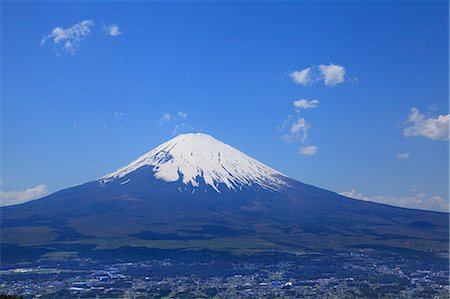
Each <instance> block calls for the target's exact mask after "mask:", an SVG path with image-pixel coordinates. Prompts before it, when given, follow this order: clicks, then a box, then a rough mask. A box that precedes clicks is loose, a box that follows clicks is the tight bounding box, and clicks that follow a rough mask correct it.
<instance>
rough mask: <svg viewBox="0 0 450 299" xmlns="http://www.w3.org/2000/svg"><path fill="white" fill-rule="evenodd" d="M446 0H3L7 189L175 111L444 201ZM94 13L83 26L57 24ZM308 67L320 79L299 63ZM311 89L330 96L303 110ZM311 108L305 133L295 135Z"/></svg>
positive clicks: (58, 172)
mask: <svg viewBox="0 0 450 299" xmlns="http://www.w3.org/2000/svg"><path fill="white" fill-rule="evenodd" d="M448 11H449V10H448V2H447V1H441V2H440V1H436V2H425V1H423V2H422V1H415V2H406V1H402V2H395V3H392V2H387V1H386V2H370V3H357V2H335V3H331V2H321V3H313V2H286V3H276V2H273V3H271V2H262V3H255V2H249V3H236V2H233V3H220V2H205V3H201V2H200V3H199V2H196V3H174V2H170V3H157V2H156V3H145V2H129V3H125V2H122V3H121V2H107V3H100V2H98V3H91V2H78V3H76V2H68V3H65V2H35V3H32V2H5V1H3V2H2V3H1V38H2V40H1V42H2V45H1V47H2V48H1V59H2V61H1V75H2V78H1V80H2V81H1V85H2V86H1V112H2V115H1V125H2V135H1V137H2V140H1V150H2V157H1V167H2V175H1V180H2V185H1V189H2V191H1V193H0V194H1V195H2V197H3V198H9V199H14V198H15V197H17V198H20V197H21V196H22V197H21V198H22V199H23V198H25V197H27V195H26V194H25V193H24V192H26V190H27V189H28V193H32V194H34V193H33V192H35V193H36V194H34V195H33V196H35V197H36V196H38V195H43V194H44V193H45V192H47V193H48V192H54V191H57V190H59V189H62V188H66V187H70V186H73V185H75V184H79V183H83V182H86V181H90V180H93V179H96V178H98V177H100V176H102V175H104V174H107V173H109V172H111V171H113V170H115V169H117V168H119V167H121V166H123V165H125V164H127V163H129V162H130V161H131V160H133V159H135V158H137V157H138V156H139V155H141V154H143V153H145V152H147V151H149V150H150V149H152V148H153V147H155V146H157V145H159V144H160V143H162V142H164V141H166V140H168V139H170V138H173V137H174V129H175V128H176V127H177V130H176V132H175V135H176V134H178V133H183V132H191V131H193V132H204V133H207V134H210V135H212V136H214V137H215V138H217V139H219V140H221V141H223V142H225V143H228V144H230V145H232V146H234V147H236V148H237V149H239V150H242V151H243V152H245V153H247V154H249V155H250V156H252V157H254V158H255V159H257V160H260V161H261V162H263V163H265V164H267V165H269V166H271V167H273V168H275V169H277V170H279V171H281V172H283V173H285V174H287V175H288V176H290V177H292V178H295V179H297V180H300V181H302V182H305V183H309V184H313V185H316V186H319V187H322V188H325V189H330V190H333V191H336V192H346V193H345V194H347V195H351V196H355V197H359V198H362V199H366V200H375V201H379V202H386V203H390V204H396V205H401V206H406V207H416V208H423V209H433V210H446V209H448V180H449V177H448V165H449V164H448V127H447V132H446V133H445V132H444V133H443V134H446V135H442V134H441V135H440V137H439V136H438V137H433V136H437V135H433V134H435V131H432V132H430V131H429V130H435V129H436V128H435V124H436V123H437V122H440V124H441V125H442V124H443V125H444V126H445V125H447V126H448V119H446V118H445V117H447V116H448V82H449V81H448V79H449V78H448V64H449V60H448V55H449V47H448V36H449V32H448V27H449V26H448V24H449V23H448ZM84 20H88V21H90V22H92V24H91V25H90V27H89V30H90V32H89V33H84V35H82V36H80V37H79V39H78V40H77V39H76V37H75V36H71V37H68V36H67V34H68V32H69V31H62V32H60V35H58V36H57V35H52V36H49V35H50V34H51V33H52V30H54V29H55V28H57V27H60V28H61V29H62V30H66V29H69V28H71V27H72V26H73V25H75V24H80V22H82V21H84ZM113 28H115V30H116V31H111V30H112V29H113ZM53 32H55V31H53ZM64 34H66V35H64ZM46 37H47V38H46ZM57 37H59V38H62V40H61V41H60V42H59V43H58V42H57V41H56V38H57ZM64 38H65V39H64ZM43 39H45V41H44V42H42V41H43ZM64 41H70V42H71V44H70V45H68V46H67V47H66V48H64V47H63V46H64ZM330 64H334V65H337V66H342V67H343V68H344V69H345V77H344V80H343V82H339V84H335V85H334V86H331V85H328V86H327V85H326V84H325V81H324V79H323V74H322V73H321V72H320V70H319V66H320V65H326V66H328V65H330ZM308 67H312V72H313V75H314V76H313V77H312V79H311V82H309V84H306V85H303V84H298V82H297V83H296V82H295V81H294V80H293V78H292V77H291V76H290V74H291V73H292V72H294V71H301V70H304V69H306V68H308ZM300 99H305V100H308V101H311V100H314V99H317V100H318V101H319V104H318V105H317V107H316V108H310V109H300V110H299V112H298V114H297V112H296V107H294V105H293V102H294V101H297V100H300ZM412 108H416V109H417V111H418V113H419V114H420V116H419V118H415V120H412V119H411V117H413V116H411V114H410V113H411V109H412ZM180 111H182V112H183V113H185V114H183V113H180V115H178V113H179V112H180ZM165 113H167V114H166V117H164V114H165ZM169 114H170V117H169ZM289 115H291V120H290V121H291V123H289V122H288V123H286V126H285V127H284V129H283V128H282V126H283V123H284V122H285V121H286V120H287V118H288V116H289ZM439 116H442V117H443V118H440V119H439V118H438V117H439ZM300 118H303V119H304V120H305V121H306V122H307V124H308V125H309V129H308V130H307V137H305V138H304V140H303V143H302V141H301V140H300V139H301V136H300V137H299V136H297V137H299V138H294V139H295V140H290V141H293V142H286V138H284V139H283V138H282V136H283V135H284V134H286V132H288V133H290V132H292V131H291V129H292V125H293V123H295V122H296V121H298V120H299V119H300ZM408 119H410V120H411V121H410V122H408ZM438 119H439V120H438ZM414 125H415V126H416V127H415V128H413V129H415V130H416V131H415V132H416V133H415V134H409V135H411V136H405V130H407V129H408V128H410V127H412V126H414ZM438 129H440V130H441V131H440V132H441V133H442V130H444V131H445V128H443V127H442V126H441V127H440V128H437V129H436V130H438ZM437 133H439V132H437ZM437 133H436V134H437ZM407 135H408V134H407ZM287 141H289V140H287ZM306 146H314V147H316V150H317V151H316V152H315V153H314V151H313V152H309V153H310V154H309V155H305V154H301V153H300V150H299V149H300V148H301V147H306ZM39 185H45V186H44V187H42V188H41V189H39V190H37V189H36V190H35V189H33V188H35V187H37V186H39ZM30 190H31V191H30ZM13 191H14V192H13ZM41 191H42V192H41ZM24 194H25V195H24ZM28 197H31V195H29V194H28Z"/></svg>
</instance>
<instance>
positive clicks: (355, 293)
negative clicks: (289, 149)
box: [0, 251, 449, 298]
mask: <svg viewBox="0 0 450 299" xmlns="http://www.w3.org/2000/svg"><path fill="white" fill-rule="evenodd" d="M327 256H328V257H327ZM393 256H394V255H386V256H385V258H384V259H381V257H380V255H379V254H374V253H371V252H365V251H348V252H344V251H342V252H338V253H335V254H334V255H329V254H328V255H325V254H324V255H321V254H314V255H309V254H308V255H305V254H290V255H286V256H284V257H283V258H280V257H279V256H278V257H275V258H273V259H272V260H270V258H269V261H268V259H265V260H262V258H263V257H260V258H261V260H260V261H259V262H258V259H257V258H256V259H255V258H254V257H253V258H250V259H245V258H242V259H237V260H236V261H227V262H224V261H221V260H220V259H219V260H218V261H216V260H209V261H192V260H190V261H186V262H183V261H180V259H178V258H177V259H169V258H167V259H161V260H148V261H138V262H125V263H116V264H110V265H102V266H101V267H99V268H98V269H96V270H89V269H88V268H87V267H86V269H83V267H78V269H76V270H74V269H71V270H69V269H63V268H62V267H61V268H58V267H55V268H44V267H42V266H36V265H34V267H32V268H12V269H4V270H2V271H1V278H0V294H3V295H17V296H23V297H24V298H318V297H320V298H379V297H380V296H382V297H383V298H412V297H414V298H449V285H448V277H449V272H448V268H446V267H447V266H446V265H447V264H441V265H439V264H438V263H435V264H433V263H432V264H427V263H426V262H425V261H421V262H419V261H416V262H415V263H414V262H413V261H412V260H411V259H409V258H403V257H401V256H398V255H396V258H395V259H394V258H393ZM438 260H439V259H437V260H436V262H437V261H438ZM80 262H81V261H80ZM84 262H87V263H88V264H89V261H84ZM80 265H81V264H80ZM80 265H79V266H80ZM60 266H61V265H60Z"/></svg>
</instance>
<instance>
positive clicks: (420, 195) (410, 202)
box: [339, 190, 449, 212]
mask: <svg viewBox="0 0 450 299" xmlns="http://www.w3.org/2000/svg"><path fill="white" fill-rule="evenodd" d="M339 194H340V195H343V196H347V197H351V198H356V199H361V200H365V201H373V202H377V203H382V204H387V205H392V206H398V207H402V208H410V209H421V210H432V211H444V212H448V208H449V204H448V201H447V200H445V199H444V198H443V197H442V196H438V195H428V194H426V193H425V192H419V191H418V190H416V191H415V193H413V194H411V195H408V196H400V197H395V196H389V195H382V196H366V195H364V194H362V193H360V192H358V191H356V190H351V191H345V192H341V193H339Z"/></svg>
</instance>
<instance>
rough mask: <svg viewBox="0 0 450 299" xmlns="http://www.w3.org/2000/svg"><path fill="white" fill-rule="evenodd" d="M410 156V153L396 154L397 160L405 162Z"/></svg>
mask: <svg viewBox="0 0 450 299" xmlns="http://www.w3.org/2000/svg"><path fill="white" fill-rule="evenodd" d="M410 156H411V154H410V153H398V154H397V159H399V160H406V159H409V157H410Z"/></svg>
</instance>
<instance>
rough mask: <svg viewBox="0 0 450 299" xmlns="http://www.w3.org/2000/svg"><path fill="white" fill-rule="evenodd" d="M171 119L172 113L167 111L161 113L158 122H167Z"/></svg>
mask: <svg viewBox="0 0 450 299" xmlns="http://www.w3.org/2000/svg"><path fill="white" fill-rule="evenodd" d="M172 119H173V116H172V114H170V113H169V112H165V113H164V114H163V116H162V117H161V118H160V120H159V123H160V124H162V123H167V122H169V121H171V120H172Z"/></svg>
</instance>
